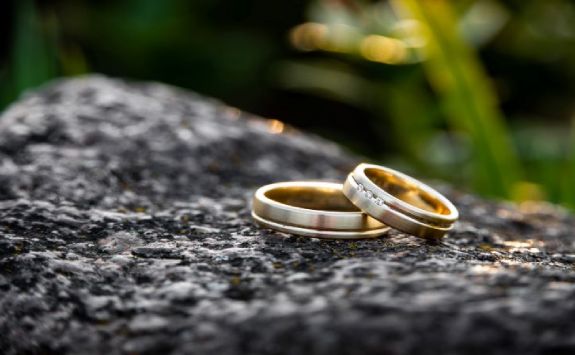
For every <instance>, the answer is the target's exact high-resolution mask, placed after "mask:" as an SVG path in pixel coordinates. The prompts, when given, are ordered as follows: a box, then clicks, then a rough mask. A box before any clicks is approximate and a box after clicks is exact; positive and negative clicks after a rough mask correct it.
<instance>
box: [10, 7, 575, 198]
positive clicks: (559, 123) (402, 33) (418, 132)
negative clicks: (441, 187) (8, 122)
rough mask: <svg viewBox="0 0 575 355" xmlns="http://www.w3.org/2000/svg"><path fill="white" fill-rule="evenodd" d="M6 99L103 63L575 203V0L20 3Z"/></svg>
mask: <svg viewBox="0 0 575 355" xmlns="http://www.w3.org/2000/svg"><path fill="white" fill-rule="evenodd" d="M3 6H4V7H5V9H4V11H2V13H3V14H4V15H1V14H0V17H1V16H3V18H2V20H4V21H2V23H4V26H5V27H6V29H5V31H3V32H4V36H3V37H2V38H1V39H0V40H1V41H3V43H0V44H1V45H2V47H4V48H6V49H8V50H7V51H5V52H6V53H5V54H3V55H2V57H0V60H1V62H0V109H1V108H3V107H5V106H7V105H8V104H9V103H10V102H12V101H14V100H15V99H16V98H17V97H18V95H20V94H21V93H22V92H23V91H25V90H27V89H29V88H33V87H36V86H38V85H39V84H42V83H44V82H46V81H47V80H49V79H52V78H55V77H59V76H70V75H77V74H82V73H87V72H93V71H94V72H101V73H105V74H108V75H113V76H121V77H129V78H135V79H144V80H158V81H163V82H168V83H171V84H174V85H178V86H183V87H187V88H191V89H193V90H196V91H199V92H201V93H204V94H207V95H211V96H216V97H220V98H222V99H223V100H224V101H226V102H228V103H231V104H233V105H236V106H238V107H240V108H242V109H245V110H248V111H252V112H255V113H258V114H260V115H264V116H272V117H274V118H278V119H281V120H284V121H286V122H287V123H291V124H293V125H296V126H298V127H302V128H304V129H308V130H312V131H315V132H317V133H319V134H321V135H324V136H327V137H328V138H331V139H335V140H338V141H340V142H341V143H342V144H344V145H347V146H348V147H349V148H350V149H352V150H355V151H357V152H359V153H361V154H364V155H366V156H368V157H370V158H371V159H374V160H378V161H383V162H385V163H387V164H391V165H394V166H398V167H400V168H402V169H404V170H407V171H409V172H412V173H414V174H416V175H419V176H425V177H430V178H440V179H446V180H449V181H452V182H453V183H454V184H456V185H457V186H461V187H462V188H463V187H467V188H469V189H472V190H474V191H477V192H480V193H482V194H484V195H487V196H495V197H502V198H508V199H514V200H530V199H547V200H550V201H553V202H558V203H562V204H564V205H565V206H570V207H573V208H575V187H574V186H573V185H574V182H575V125H573V122H575V120H574V119H573V117H574V116H573V113H574V112H573V111H574V109H575V107H574V105H573V104H572V96H573V94H574V93H575V60H574V59H575V46H573V42H575V4H573V3H572V2H571V1H568V0H548V1H536V0H500V1H496V0H464V1H448V0H433V1H416V0H390V1H384V0H378V1H366V0H355V1H354V0H309V1H305V0H297V1H290V2H270V1H263V0H241V1H233V2H230V1H223V0H197V1H185V0H163V1H161V0H122V1H111V0H106V1H88V0H53V1H37V2H35V1H33V0H21V1H17V2H16V1H14V2H11V3H9V4H7V3H5V4H4V5H3Z"/></svg>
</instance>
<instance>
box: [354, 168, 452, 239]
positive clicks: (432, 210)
mask: <svg viewBox="0 0 575 355" xmlns="http://www.w3.org/2000/svg"><path fill="white" fill-rule="evenodd" d="M343 193H344V195H345V196H346V197H347V198H348V199H349V200H350V201H351V202H352V203H353V204H354V205H355V206H357V207H358V208H359V209H361V210H362V211H363V212H365V213H367V214H368V215H370V216H372V217H373V218H375V219H377V220H379V221H381V222H382V223H385V224H387V225H389V226H391V227H393V228H395V229H398V230H400V231H402V232H405V233H408V234H412V235H415V236H418V237H422V238H441V237H442V236H443V235H444V234H445V233H446V232H448V231H449V230H451V228H452V227H453V223H454V222H455V221H456V220H457V218H458V217H459V213H458V211H457V208H455V206H454V205H453V204H452V203H451V202H450V201H449V200H448V199H447V198H445V197H444V196H443V195H442V194H440V193H439V192H438V191H436V190H435V189H433V188H431V187H429V186H427V185H426V184H424V183H422V182H420V181H418V180H416V179H414V178H412V177H410V176H408V175H405V174H403V173H400V172H399V171H396V170H393V169H390V168H386V167H383V166H379V165H371V164H360V165H358V166H357V167H356V168H355V169H354V170H353V172H352V173H351V174H349V175H348V177H347V179H346V181H345V183H344V185H343Z"/></svg>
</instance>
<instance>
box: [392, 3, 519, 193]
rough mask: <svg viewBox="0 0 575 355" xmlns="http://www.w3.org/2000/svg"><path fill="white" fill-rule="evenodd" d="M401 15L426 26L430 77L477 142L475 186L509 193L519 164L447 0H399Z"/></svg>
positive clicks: (454, 120)
mask: <svg viewBox="0 0 575 355" xmlns="http://www.w3.org/2000/svg"><path fill="white" fill-rule="evenodd" d="M394 5H395V6H396V8H397V9H398V10H399V11H398V13H399V14H400V16H402V17H404V18H406V19H415V20H417V21H418V22H419V23H420V24H421V25H422V35H423V36H425V39H426V40H427V45H426V48H425V50H426V55H427V57H428V59H427V60H426V61H424V66H425V69H426V73H427V76H428V78H429V81H430V82H431V84H432V86H433V88H434V90H435V91H436V92H437V94H438V95H439V98H440V100H441V101H442V102H441V104H442V106H443V107H444V108H445V110H446V116H447V118H448V120H449V123H450V125H451V126H452V127H453V128H455V129H461V130H463V131H465V132H467V134H468V135H469V136H470V138H471V141H472V144H473V147H474V151H473V154H474V157H473V162H472V163H473V165H474V169H473V171H474V174H473V175H474V181H473V185H474V187H475V189H476V191H478V192H480V193H483V194H486V195H491V196H500V197H511V193H512V190H513V185H514V183H516V182H517V181H518V179H519V176H520V175H521V174H520V165H519V161H518V159H517V156H516V153H515V151H514V148H513V147H512V144H511V142H510V139H509V137H508V135H507V129H506V126H505V121H504V118H503V116H502V114H501V113H500V111H499V110H498V108H497V100H496V98H495V95H494V93H493V92H492V89H491V88H490V83H489V80H488V78H487V76H486V74H485V73H484V71H483V69H482V67H481V65H480V63H479V60H478V59H477V57H476V54H475V53H474V51H473V50H472V48H471V47H470V46H469V45H467V44H466V43H465V41H464V40H463V38H462V37H461V36H460V34H459V32H458V24H457V19H456V16H455V14H454V11H453V10H452V8H451V6H450V4H449V3H448V2H447V1H446V0H433V1H417V0H395V1H394Z"/></svg>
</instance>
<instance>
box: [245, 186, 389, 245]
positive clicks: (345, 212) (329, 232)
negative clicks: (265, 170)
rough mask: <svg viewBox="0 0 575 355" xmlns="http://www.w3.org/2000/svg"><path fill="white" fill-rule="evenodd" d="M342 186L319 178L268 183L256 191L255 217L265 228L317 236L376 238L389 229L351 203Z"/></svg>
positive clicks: (254, 201) (253, 213)
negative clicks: (321, 180)
mask: <svg viewBox="0 0 575 355" xmlns="http://www.w3.org/2000/svg"><path fill="white" fill-rule="evenodd" d="M342 188H343V185H342V184H337V183H330V182H319V181H299V182H280V183H275V184H270V185H266V186H263V187H260V188H259V189H258V190H257V191H256V193H255V194H254V198H253V201H252V216H253V218H254V220H255V221H256V222H257V223H258V224H260V225H263V226H265V227H268V228H272V229H276V230H279V231H282V232H286V233H292V234H297V235H303V236H308V237H317V238H330V239H361V238H374V237H378V236H380V235H382V234H383V233H385V232H386V231H388V230H389V227H388V226H386V225H384V224H382V223H381V222H379V221H378V220H376V219H374V218H371V217H369V216H368V215H366V214H364V213H362V212H361V211H360V210H359V209H358V208H357V207H355V206H354V205H353V204H352V203H351V202H349V200H348V199H346V197H345V196H344V195H343V193H342Z"/></svg>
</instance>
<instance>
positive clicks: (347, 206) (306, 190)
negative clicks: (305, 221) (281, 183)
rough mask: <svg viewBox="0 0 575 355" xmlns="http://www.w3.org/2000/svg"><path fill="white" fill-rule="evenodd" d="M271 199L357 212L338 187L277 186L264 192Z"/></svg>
mask: <svg viewBox="0 0 575 355" xmlns="http://www.w3.org/2000/svg"><path fill="white" fill-rule="evenodd" d="M265 196H266V197H267V198H269V199H271V200H274V201H276V202H279V203H283V204H286V205H290V206H294V207H300V208H306V209H310V210H323V211H335V212H359V211H360V210H359V209H358V208H357V207H355V206H354V205H353V204H352V203H351V202H350V201H349V200H348V199H347V198H346V197H345V196H344V194H343V192H342V191H341V190H340V189H331V188H327V187H319V186H318V187H312V186H301V187H278V188H275V189H271V190H269V191H267V192H266V193H265Z"/></svg>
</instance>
